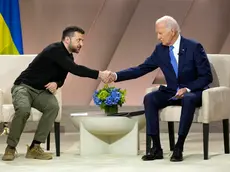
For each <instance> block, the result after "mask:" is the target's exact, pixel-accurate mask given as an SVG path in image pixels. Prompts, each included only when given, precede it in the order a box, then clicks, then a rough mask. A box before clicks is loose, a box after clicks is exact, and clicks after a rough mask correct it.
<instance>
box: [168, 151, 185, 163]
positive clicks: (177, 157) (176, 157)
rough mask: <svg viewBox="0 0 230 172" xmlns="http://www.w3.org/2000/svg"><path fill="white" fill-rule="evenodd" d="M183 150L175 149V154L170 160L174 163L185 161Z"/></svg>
mask: <svg viewBox="0 0 230 172" xmlns="http://www.w3.org/2000/svg"><path fill="white" fill-rule="evenodd" d="M182 152H183V150H182V149H178V148H175V149H174V151H173V154H172V156H171V158H170V161H172V162H180V161H183V154H182Z"/></svg>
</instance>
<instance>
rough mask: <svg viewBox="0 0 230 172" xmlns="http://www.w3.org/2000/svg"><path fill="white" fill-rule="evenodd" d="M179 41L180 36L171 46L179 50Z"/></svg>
mask: <svg viewBox="0 0 230 172" xmlns="http://www.w3.org/2000/svg"><path fill="white" fill-rule="evenodd" d="M180 40H181V36H180V35H179V36H178V38H177V40H176V42H174V44H173V45H172V46H173V47H174V48H177V49H179V47H180Z"/></svg>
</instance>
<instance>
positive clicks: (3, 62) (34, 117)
mask: <svg viewBox="0 0 230 172" xmlns="http://www.w3.org/2000/svg"><path fill="white" fill-rule="evenodd" d="M34 57H35V55H0V80H1V82H0V122H11V121H12V119H13V116H14V107H13V104H12V99H11V87H12V86H13V83H14V80H15V79H16V77H18V76H19V74H20V73H21V72H22V71H23V70H24V69H25V68H26V67H27V66H28V64H29V63H30V62H31V61H32V60H33V58H34ZM55 96H56V98H57V100H58V103H59V106H60V110H59V113H58V116H57V118H56V120H55V123H54V130H55V143H56V155H57V156H60V121H61V113H62V108H61V107H62V99H61V89H59V90H58V91H57V93H56V95H55ZM41 115H42V113H41V112H40V111H38V110H36V109H34V108H32V109H31V115H30V117H29V119H28V121H39V120H40V118H41ZM47 149H48V150H49V149H50V135H49V136H48V138H47Z"/></svg>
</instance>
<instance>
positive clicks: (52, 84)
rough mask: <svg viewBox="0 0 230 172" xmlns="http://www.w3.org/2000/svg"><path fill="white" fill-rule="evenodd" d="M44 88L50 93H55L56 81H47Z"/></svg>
mask: <svg viewBox="0 0 230 172" xmlns="http://www.w3.org/2000/svg"><path fill="white" fill-rule="evenodd" d="M45 87H46V89H48V90H49V91H50V92H51V93H53V94H54V93H55V92H56V90H57V83H56V82H49V83H48V84H46V85H45Z"/></svg>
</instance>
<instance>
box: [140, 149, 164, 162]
mask: <svg viewBox="0 0 230 172" xmlns="http://www.w3.org/2000/svg"><path fill="white" fill-rule="evenodd" d="M141 159H142V160H143V161H153V160H155V159H163V150H162V149H156V148H151V150H150V152H149V153H148V154H147V155H144V156H142V158H141Z"/></svg>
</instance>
